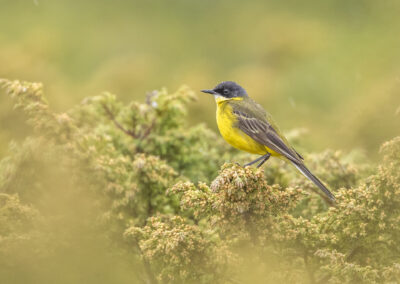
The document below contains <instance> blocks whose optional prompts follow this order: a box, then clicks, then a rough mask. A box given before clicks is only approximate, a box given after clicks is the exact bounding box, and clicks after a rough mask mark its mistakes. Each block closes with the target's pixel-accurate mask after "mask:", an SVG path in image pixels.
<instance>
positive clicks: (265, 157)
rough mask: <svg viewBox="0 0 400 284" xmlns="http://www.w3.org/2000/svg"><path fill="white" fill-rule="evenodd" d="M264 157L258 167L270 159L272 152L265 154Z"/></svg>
mask: <svg viewBox="0 0 400 284" xmlns="http://www.w3.org/2000/svg"><path fill="white" fill-rule="evenodd" d="M263 157H264V159H263V160H262V161H261V162H260V163H259V164H258V165H257V168H259V167H261V166H262V165H263V164H264V163H265V162H266V161H268V159H269V157H271V154H270V153H267V154H265V155H264V156H263Z"/></svg>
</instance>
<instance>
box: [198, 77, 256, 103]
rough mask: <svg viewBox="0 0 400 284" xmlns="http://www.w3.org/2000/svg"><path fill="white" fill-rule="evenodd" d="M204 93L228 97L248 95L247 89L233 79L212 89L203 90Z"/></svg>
mask: <svg viewBox="0 0 400 284" xmlns="http://www.w3.org/2000/svg"><path fill="white" fill-rule="evenodd" d="M201 91H202V92H203V93H207V94H211V95H214V96H220V97H223V98H226V99H231V98H242V97H247V96H248V95H247V93H246V90H245V89H243V88H242V87H241V86H239V85H238V84H236V83H235V82H232V81H225V82H222V83H220V84H218V85H217V86H216V87H215V88H214V89H212V90H201Z"/></svg>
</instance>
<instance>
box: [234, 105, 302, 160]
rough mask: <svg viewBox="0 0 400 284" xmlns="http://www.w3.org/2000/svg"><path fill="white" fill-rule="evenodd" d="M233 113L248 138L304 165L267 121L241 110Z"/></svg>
mask: <svg viewBox="0 0 400 284" xmlns="http://www.w3.org/2000/svg"><path fill="white" fill-rule="evenodd" d="M233 113H234V114H235V116H236V117H237V119H238V125H237V126H238V127H239V129H240V130H242V131H243V132H244V133H246V134H247V135H248V136H250V137H251V138H253V139H254V140H256V141H257V142H258V143H260V144H263V145H265V146H267V147H268V148H270V149H271V150H273V151H275V152H277V153H279V154H281V155H283V156H285V157H286V158H288V159H289V160H290V161H292V162H295V163H302V161H301V159H302V158H301V156H300V155H299V154H297V152H296V151H295V150H294V149H292V148H291V147H290V146H288V145H286V143H285V141H284V139H282V138H281V137H280V134H279V133H278V132H277V131H276V130H275V129H274V128H273V126H272V125H271V124H270V123H268V121H267V120H266V119H265V120H263V119H259V118H256V117H252V116H251V115H249V114H248V113H245V112H242V111H239V110H234V111H233Z"/></svg>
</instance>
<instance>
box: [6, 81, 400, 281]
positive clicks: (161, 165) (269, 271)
mask: <svg viewBox="0 0 400 284" xmlns="http://www.w3.org/2000/svg"><path fill="white" fill-rule="evenodd" d="M0 85H1V86H2V88H3V90H4V92H3V93H6V94H8V95H10V97H11V98H12V99H13V102H14V104H15V107H16V108H18V109H21V110H22V111H23V113H24V114H25V116H26V118H27V122H28V124H29V125H30V126H31V127H32V129H34V130H35V131H34V132H33V133H32V135H30V136H29V137H28V138H26V140H25V141H24V142H22V143H15V142H11V143H10V146H9V153H8V155H7V156H6V157H5V158H4V159H3V160H1V162H0V264H1V265H0V282H2V283H343V282H345V283H353V282H354V283H396V282H397V281H398V280H399V279H400V249H399V244H400V227H399V225H398V224H399V222H400V173H399V170H400V137H397V138H394V139H393V140H391V141H388V142H386V143H385V144H384V145H382V148H381V155H382V161H381V163H380V164H379V165H378V166H371V165H369V164H368V162H366V161H365V159H363V158H362V157H360V156H361V155H360V154H359V153H357V152H352V153H349V154H347V155H344V154H342V153H340V152H335V151H331V150H327V151H325V152H322V153H319V154H310V155H306V160H307V161H308V164H309V165H310V167H311V168H312V169H313V170H315V172H316V174H317V175H319V176H320V177H321V178H322V179H323V180H325V181H326V182H327V183H328V184H329V185H330V187H331V188H332V189H333V190H334V191H335V194H336V196H337V205H336V206H335V207H328V206H327V205H326V204H325V203H324V202H323V201H322V200H321V199H320V197H319V196H318V195H316V194H314V193H312V192H311V191H312V190H313V187H312V185H311V184H310V183H308V182H307V181H306V180H305V179H304V178H303V177H302V176H300V175H299V174H297V173H296V172H295V171H294V170H292V169H291V168H290V167H289V166H288V165H286V164H282V163H281V162H280V161H270V162H269V163H268V165H267V166H265V170H264V169H255V168H251V167H248V168H242V167H241V166H239V165H237V164H235V163H230V162H236V161H239V162H243V161H245V160H248V159H249V156H247V155H244V154H238V153H236V152H234V151H232V150H231V149H230V147H229V146H227V145H226V144H225V143H224V142H223V141H221V139H220V138H219V136H218V135H216V134H215V133H214V132H213V131H211V130H209V129H208V128H206V127H205V126H204V125H196V126H192V127H189V126H188V125H187V123H186V116H185V115H186V111H187V104H188V103H189V102H191V101H192V100H194V99H195V96H194V94H193V92H192V91H191V90H190V89H189V88H188V87H182V88H180V89H179V90H178V91H177V92H175V93H173V94H169V93H168V92H167V91H166V90H161V91H157V92H152V93H149V94H148V95H147V99H146V102H145V103H138V102H132V103H130V104H127V105H124V104H122V103H121V102H119V101H118V100H117V99H116V97H115V96H114V95H112V94H109V93H105V94H103V95H101V96H98V97H93V98H87V99H85V100H84V101H83V102H82V103H81V104H79V105H77V106H76V107H74V108H72V109H71V110H69V111H67V112H66V113H55V112H53V111H52V110H51V109H50V108H49V105H48V104H47V102H46V100H45V98H44V97H43V91H42V85H41V84H38V83H26V82H19V81H9V80H4V79H2V80H0ZM292 138H295V137H292ZM294 142H295V141H294ZM220 165H222V167H221V168H220Z"/></svg>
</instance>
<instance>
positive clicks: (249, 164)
mask: <svg viewBox="0 0 400 284" xmlns="http://www.w3.org/2000/svg"><path fill="white" fill-rule="evenodd" d="M267 155H269V153H268V154H266V155H263V156H261V157H259V158H257V159H255V160H254V161H252V162H250V163H248V164H246V165H244V167H248V166H251V165H252V164H255V163H257V162H259V161H261V160H263V159H265V157H266V156H267ZM268 158H269V156H268ZM268 158H267V159H268ZM263 163H264V162H263Z"/></svg>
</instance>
